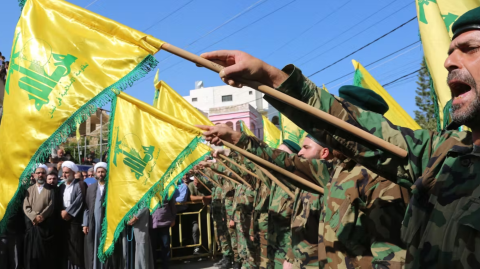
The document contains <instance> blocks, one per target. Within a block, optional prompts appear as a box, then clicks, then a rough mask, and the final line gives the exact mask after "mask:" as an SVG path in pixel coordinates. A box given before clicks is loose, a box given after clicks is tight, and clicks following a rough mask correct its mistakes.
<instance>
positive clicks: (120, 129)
mask: <svg viewBox="0 0 480 269" xmlns="http://www.w3.org/2000/svg"><path fill="white" fill-rule="evenodd" d="M187 120H191V119H187ZM110 134H111V136H110V137H109V145H110V149H109V154H108V156H109V160H108V176H107V185H106V186H107V187H106V196H105V197H106V198H105V202H106V204H105V220H104V222H103V225H102V238H101V241H100V247H99V250H100V251H99V257H100V258H101V259H102V260H105V259H106V258H108V256H110V255H111V254H112V252H113V248H114V247H113V246H114V243H115V241H116V240H117V239H118V237H119V236H120V234H121V232H122V231H123V229H124V228H125V225H126V223H127V222H128V221H129V220H130V219H131V218H132V217H133V215H135V214H136V213H138V211H139V210H141V209H143V208H145V207H150V208H151V209H152V210H154V208H152V207H155V206H156V205H155V204H152V200H153V201H154V203H155V200H156V201H157V204H158V202H159V201H160V200H162V198H163V197H166V196H170V197H167V199H170V198H171V196H172V194H173V190H174V188H172V187H175V185H176V182H177V181H178V180H180V179H181V177H182V176H183V175H184V174H185V173H186V172H187V171H189V170H190V169H191V168H193V166H194V165H196V164H197V163H198V162H199V161H201V160H203V159H204V156H205V155H207V154H208V153H209V147H207V146H206V145H204V144H203V143H202V141H203V139H202V130H200V129H198V128H196V127H194V126H193V125H191V124H188V123H185V122H183V121H182V119H179V118H175V117H172V116H170V115H167V114H165V113H163V112H161V111H159V110H158V109H155V108H154V107H152V106H150V105H148V104H146V103H144V102H142V101H140V100H138V99H135V98H133V97H131V96H129V95H127V94H125V93H120V94H119V95H118V97H117V98H116V100H114V101H113V103H112V115H111V125H110ZM166 190H167V191H166Z"/></svg>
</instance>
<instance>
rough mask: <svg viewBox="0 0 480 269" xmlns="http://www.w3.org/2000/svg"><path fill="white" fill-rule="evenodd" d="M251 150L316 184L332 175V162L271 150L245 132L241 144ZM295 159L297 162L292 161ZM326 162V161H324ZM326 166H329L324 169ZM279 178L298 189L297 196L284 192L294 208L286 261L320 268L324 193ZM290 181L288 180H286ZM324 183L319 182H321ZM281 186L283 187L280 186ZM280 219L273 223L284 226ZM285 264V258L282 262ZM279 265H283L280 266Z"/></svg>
mask: <svg viewBox="0 0 480 269" xmlns="http://www.w3.org/2000/svg"><path fill="white" fill-rule="evenodd" d="M237 146H240V147H243V148H245V149H247V150H248V151H251V152H253V153H255V154H257V155H258V156H260V157H262V158H263V159H266V160H270V161H272V162H273V163H275V164H276V165H278V166H280V167H283V168H286V169H287V170H290V171H292V172H295V173H296V174H298V175H299V176H301V177H304V178H306V179H308V180H313V181H314V183H317V184H319V185H321V186H323V181H320V178H321V177H325V178H326V179H327V180H328V178H329V169H330V167H331V165H329V164H327V163H326V162H322V161H320V160H312V161H307V160H305V159H300V158H298V156H297V155H295V154H292V155H288V154H287V153H286V152H284V151H282V150H276V149H271V148H269V147H268V145H267V144H265V143H264V142H263V141H260V140H258V139H257V138H255V137H248V136H246V135H243V136H242V138H241V140H240V141H239V143H238V145H237ZM289 158H292V160H295V161H296V162H295V164H294V162H293V161H292V160H290V159H289ZM312 162H314V164H315V166H314V167H315V169H316V170H314V168H313V167H312ZM324 163H325V164H324ZM323 167H326V169H325V170H323ZM277 178H278V179H279V180H282V183H284V184H285V185H287V186H288V187H289V188H290V189H293V190H295V199H292V198H291V197H289V196H288V195H287V194H286V193H285V192H283V190H282V192H283V193H284V196H281V197H283V199H287V198H288V199H290V201H291V209H290V210H289V214H290V216H289V221H288V222H287V223H286V227H287V229H288V234H289V241H291V242H290V244H291V248H290V254H289V256H290V257H291V258H289V259H290V260H287V261H289V262H291V263H293V265H294V267H295V268H318V267H319V263H318V241H317V238H318V228H319V219H320V209H321V205H320V199H321V197H322V196H321V195H320V194H318V193H315V192H314V191H313V190H303V189H301V188H304V186H303V185H301V184H299V183H297V182H296V181H292V180H291V179H289V178H287V177H284V176H280V175H279V176H278V177H277ZM287 180H288V181H287ZM319 182H320V183H321V184H320V183H319ZM277 188H278V189H280V188H279V187H278V186H277ZM273 197H275V193H274V192H272V194H271V199H275V198H273ZM270 210H271V211H274V210H276V207H275V203H272V207H271V209H270ZM279 222H280V220H277V221H273V222H272V223H273V224H274V225H272V226H273V227H275V226H283V227H284V226H285V225H277V223H279ZM284 256H285V255H284ZM281 263H283V261H282V262H281ZM277 265H280V262H279V261H277V260H276V266H277ZM278 268H280V267H278Z"/></svg>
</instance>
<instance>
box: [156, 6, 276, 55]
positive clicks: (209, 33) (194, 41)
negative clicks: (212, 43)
mask: <svg viewBox="0 0 480 269" xmlns="http://www.w3.org/2000/svg"><path fill="white" fill-rule="evenodd" d="M267 1H268V0H259V1H257V2H255V3H253V4H252V5H250V6H249V7H247V8H246V9H244V10H242V11H241V12H240V13H238V14H237V15H235V16H233V17H231V18H230V19H228V20H227V21H225V22H223V23H222V24H220V25H219V26H217V27H215V28H214V29H212V30H210V31H208V32H207V33H205V34H204V35H202V36H201V37H199V38H197V39H195V40H193V41H192V42H190V43H189V44H187V45H186V46H185V47H183V49H186V48H188V47H190V46H191V45H193V44H195V43H196V42H198V41H200V40H201V39H203V38H205V37H207V36H209V35H211V34H213V33H214V32H216V31H217V30H220V29H221V28H222V27H224V26H225V25H227V24H229V23H231V22H232V21H234V20H236V19H238V18H240V17H241V16H242V15H244V14H246V13H248V12H249V11H251V10H253V9H255V8H256V7H258V6H260V5H261V4H263V3H265V2H267ZM172 56H173V55H172V54H170V55H169V56H167V57H165V58H164V59H163V60H161V61H160V63H162V62H165V61H166V60H167V59H168V58H170V57H172Z"/></svg>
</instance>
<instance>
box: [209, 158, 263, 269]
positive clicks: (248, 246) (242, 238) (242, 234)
mask: <svg viewBox="0 0 480 269" xmlns="http://www.w3.org/2000/svg"><path fill="white" fill-rule="evenodd" d="M222 165H226V166H228V167H229V168H230V169H231V170H233V171H234V172H235V173H237V174H238V175H240V176H242V178H245V179H247V181H250V182H249V183H251V182H252V179H251V178H249V177H250V176H249V175H248V174H247V175H248V176H247V175H243V174H242V172H243V171H239V169H238V168H237V167H236V166H233V165H232V164H227V163H224V164H220V163H216V164H215V166H212V168H213V169H215V170H217V171H220V172H221V171H223V173H224V174H225V175H226V176H228V177H230V178H235V176H234V175H233V174H232V173H231V172H229V171H227V170H226V169H225V168H221V166H222ZM217 168H219V169H217ZM225 180H227V179H225ZM255 195H256V191H255V190H252V189H250V188H249V187H248V186H245V185H243V184H237V185H236V186H235V194H234V199H233V203H232V211H233V221H234V222H235V227H236V234H237V243H238V253H239V256H240V260H242V263H243V266H244V267H245V268H257V266H256V264H255V251H254V244H253V242H252V240H251V239H250V235H252V236H253V233H251V232H252V231H253V227H252V214H253V209H254V208H253V202H254V199H255Z"/></svg>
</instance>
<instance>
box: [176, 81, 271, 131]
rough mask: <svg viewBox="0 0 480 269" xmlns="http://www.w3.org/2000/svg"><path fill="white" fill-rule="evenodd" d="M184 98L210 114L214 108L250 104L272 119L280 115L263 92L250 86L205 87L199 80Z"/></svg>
mask: <svg viewBox="0 0 480 269" xmlns="http://www.w3.org/2000/svg"><path fill="white" fill-rule="evenodd" d="M183 98H185V100H187V101H188V102H189V103H190V104H192V105H193V106H194V107H196V108H197V109H199V110H200V111H202V112H204V113H209V114H210V109H212V108H220V107H234V106H238V105H244V104H249V105H250V106H252V107H253V108H254V109H256V110H257V111H258V112H259V113H260V114H262V115H265V116H267V117H268V118H269V119H270V120H272V118H274V117H275V116H278V111H277V110H276V109H275V108H274V107H272V106H271V105H270V104H269V103H268V102H267V101H265V100H264V99H263V94H262V93H261V92H258V91H256V90H254V89H252V88H249V87H243V88H241V89H239V88H235V87H231V86H228V85H223V86H215V87H203V82H201V81H197V82H195V89H193V90H190V94H189V95H188V96H183ZM230 109H231V108H230ZM239 109H245V108H244V107H243V106H242V108H239ZM215 113H216V112H215ZM209 117H210V115H209ZM277 118H278V117H277ZM260 119H261V117H260ZM255 121H256V120H253V122H255ZM256 128H258V126H256Z"/></svg>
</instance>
